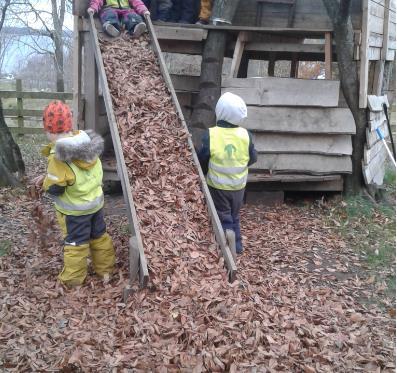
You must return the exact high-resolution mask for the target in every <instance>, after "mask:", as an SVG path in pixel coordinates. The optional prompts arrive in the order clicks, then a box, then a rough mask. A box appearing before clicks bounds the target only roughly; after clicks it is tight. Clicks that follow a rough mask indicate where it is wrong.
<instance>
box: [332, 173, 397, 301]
mask: <svg viewBox="0 0 397 373" xmlns="http://www.w3.org/2000/svg"><path fill="white" fill-rule="evenodd" d="M385 186H386V192H385V193H389V194H393V195H394V193H395V171H394V170H389V171H388V173H387V176H386V177H385ZM394 201H395V200H394V198H393V199H391V198H385V199H384V201H382V202H380V203H377V204H375V203H373V201H371V200H370V199H368V198H365V197H364V196H350V197H347V198H345V199H344V200H343V201H342V202H341V204H340V205H339V206H337V207H336V208H335V209H333V212H332V219H331V220H332V221H333V222H334V224H335V226H336V230H337V231H339V232H340V234H341V235H342V236H343V237H344V238H345V240H346V242H348V243H349V244H350V247H351V248H352V249H354V250H355V251H357V252H358V253H359V254H360V256H361V258H362V260H363V262H364V268H367V269H368V270H369V271H370V272H371V274H372V275H373V276H375V278H376V281H377V282H384V283H385V284H386V286H387V289H386V290H385V294H386V296H390V297H392V298H394V296H395V291H396V275H395V263H396V208H395V202H394Z"/></svg>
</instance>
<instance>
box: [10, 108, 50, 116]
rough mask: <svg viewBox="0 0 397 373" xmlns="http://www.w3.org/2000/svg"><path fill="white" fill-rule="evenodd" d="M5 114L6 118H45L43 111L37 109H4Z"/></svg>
mask: <svg viewBox="0 0 397 373" xmlns="http://www.w3.org/2000/svg"><path fill="white" fill-rule="evenodd" d="M3 114H4V116H6V117H38V118H42V117H43V110H41V109H40V110H36V109H22V110H18V109H4V110H3Z"/></svg>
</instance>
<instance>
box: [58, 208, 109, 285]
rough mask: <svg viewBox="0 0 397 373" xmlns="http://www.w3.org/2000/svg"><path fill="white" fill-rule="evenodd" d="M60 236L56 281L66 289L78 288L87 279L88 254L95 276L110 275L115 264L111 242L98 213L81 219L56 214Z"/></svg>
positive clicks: (101, 215)
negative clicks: (62, 243)
mask: <svg viewBox="0 0 397 373" xmlns="http://www.w3.org/2000/svg"><path fill="white" fill-rule="evenodd" d="M57 218H58V223H59V225H60V227H61V229H62V233H63V235H64V240H65V246H64V250H63V269H62V271H61V273H60V274H59V276H58V279H59V280H60V281H61V282H62V283H64V284H65V285H68V286H75V285H81V284H82V283H83V282H84V280H85V278H86V277H87V258H88V257H89V256H90V254H91V259H92V264H93V267H94V270H95V273H96V274H97V275H99V276H101V277H103V276H104V275H106V274H111V273H112V271H113V267H114V263H115V254H114V248H113V242H112V239H111V237H110V236H109V234H108V233H106V225H105V221H104V219H103V211H102V209H101V210H99V211H98V212H96V213H95V214H90V215H83V216H71V215H64V214H62V213H60V212H58V211H57Z"/></svg>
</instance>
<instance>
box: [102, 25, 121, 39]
mask: <svg viewBox="0 0 397 373" xmlns="http://www.w3.org/2000/svg"><path fill="white" fill-rule="evenodd" d="M103 29H104V30H105V32H106V33H107V34H108V35H110V36H113V37H114V38H115V37H117V36H120V31H119V30H117V29H116V27H114V26H113V25H112V24H111V23H110V22H105V23H104V24H103Z"/></svg>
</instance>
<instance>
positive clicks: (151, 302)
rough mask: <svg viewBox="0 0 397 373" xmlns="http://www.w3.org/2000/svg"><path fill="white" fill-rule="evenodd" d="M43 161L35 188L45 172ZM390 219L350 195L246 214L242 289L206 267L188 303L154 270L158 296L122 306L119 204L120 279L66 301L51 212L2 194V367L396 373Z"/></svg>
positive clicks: (140, 293) (112, 203) (137, 296)
mask: <svg viewBox="0 0 397 373" xmlns="http://www.w3.org/2000/svg"><path fill="white" fill-rule="evenodd" d="M31 162H32V163H31V164H28V168H29V169H30V170H31V171H29V172H30V173H29V175H28V177H31V176H32V174H33V173H34V174H36V173H37V172H40V170H42V169H43V168H42V167H43V166H42V164H41V163H40V162H38V161H37V160H36V159H34V158H32V159H31ZM33 171H34V172H33ZM355 203H356V204H357V206H356V205H355ZM363 206H364V207H363ZM353 207H354V208H353ZM365 208H367V209H368V211H367V210H365ZM363 209H364V210H363ZM387 209H388V210H387V212H385V208H383V207H382V206H378V207H376V208H375V207H372V206H370V207H368V204H367V202H362V201H361V200H360V201H359V202H357V200H348V199H347V200H342V199H341V198H340V197H337V198H332V199H329V200H327V199H321V198H320V199H318V198H317V199H316V198H306V199H305V198H301V199H296V198H294V199H293V200H290V201H289V202H288V203H285V204H283V205H280V206H276V207H266V206H255V207H253V206H245V207H244V208H243V210H242V232H243V243H244V254H243V255H241V256H239V258H238V263H237V266H238V279H237V281H236V282H235V283H233V284H227V282H226V277H225V276H224V275H216V274H215V275H214V273H216V272H214V269H212V268H207V269H206V270H205V271H203V279H200V281H197V279H194V278H192V282H191V284H190V287H191V293H187V292H186V291H185V292H181V291H178V288H177V286H173V284H175V283H177V280H178V274H170V276H169V279H168V278H167V281H168V280H169V282H170V283H169V284H168V285H169V286H168V285H167V286H168V287H167V288H165V287H162V286H160V285H156V278H157V275H158V274H156V273H153V272H151V268H150V263H149V271H150V275H151V281H150V283H149V287H148V288H147V289H145V290H139V289H137V288H136V289H135V292H134V294H133V295H132V296H131V297H130V299H129V300H128V302H127V303H126V304H124V303H123V299H122V289H123V288H124V286H125V285H126V283H127V281H128V260H127V242H128V236H129V233H128V224H127V220H126V218H125V217H124V216H123V215H124V210H123V206H122V201H121V200H120V198H119V197H118V198H117V197H116V198H114V197H110V198H109V197H108V199H107V218H106V219H107V223H108V227H109V231H110V233H111V234H112V236H113V239H114V242H115V247H116V250H117V264H116V271H115V274H114V276H113V278H112V279H111V281H110V283H107V284H103V283H102V282H101V281H100V280H99V279H98V278H96V277H95V275H94V274H92V273H91V274H90V275H89V277H88V279H87V282H86V284H85V285H84V286H83V287H81V288H78V289H73V290H68V289H66V288H64V287H63V286H61V285H60V284H58V283H57V281H56V276H57V274H58V272H59V270H60V269H61V266H62V245H61V237H60V233H59V231H58V229H57V226H56V224H55V223H54V213H53V210H52V207H51V204H50V201H49V200H48V199H46V198H44V199H42V200H41V201H35V200H32V199H31V198H30V197H28V196H27V194H26V193H25V191H24V190H22V189H14V190H12V189H2V190H0V237H1V241H0V244H1V246H0V368H1V369H2V370H4V371H10V372H25V371H26V372H28V371H46V372H47V371H62V372H80V371H86V372H147V371H156V372H157V371H158V372H174V371H175V372H176V371H184V372H201V371H203V372H204V371H208V372H212V371H230V372H276V371H285V372H355V371H365V372H392V371H395V293H394V292H395V290H394V292H393V285H394V289H395V253H394V256H393V255H392V254H390V249H388V248H389V246H390V245H393V244H394V245H395V238H392V237H393V236H394V235H395V228H394V232H393V226H395V208H394V207H393V206H392V207H391V208H389V207H387ZM390 209H391V211H394V212H392V214H389V210H390ZM363 211H364V212H363ZM366 213H368V214H367V215H365V214H366ZM365 219H367V220H365ZM368 222H372V224H371V225H373V226H376V227H379V229H377V230H375V228H376V227H375V228H371V229H372V230H370V227H369V226H368ZM387 232H388V233H387ZM393 240H394V242H393ZM389 241H390V242H389ZM386 244H387V245H389V244H390V245H389V246H387V245H386ZM392 251H393V250H392ZM192 260H193V259H192ZM194 260H200V259H199V258H198V259H197V258H195V259H194ZM219 263H220V264H222V261H220V262H219ZM208 282H209V283H208ZM165 289H167V290H165Z"/></svg>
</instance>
